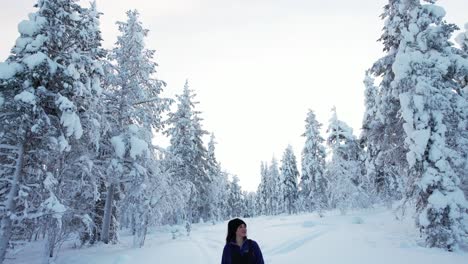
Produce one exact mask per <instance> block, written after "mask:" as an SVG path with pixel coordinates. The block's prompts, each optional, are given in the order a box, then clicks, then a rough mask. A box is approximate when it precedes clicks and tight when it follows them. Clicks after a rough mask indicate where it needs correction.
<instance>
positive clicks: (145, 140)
mask: <svg viewBox="0 0 468 264" xmlns="http://www.w3.org/2000/svg"><path fill="white" fill-rule="evenodd" d="M127 17H128V18H127V21H126V22H117V25H118V27H119V31H120V34H121V35H120V36H118V38H117V42H116V46H115V48H114V49H113V50H112V52H111V53H110V60H111V66H112V67H111V68H112V72H111V74H110V76H109V78H110V79H109V81H108V83H109V85H110V87H109V90H110V91H111V92H112V93H109V96H110V97H111V99H112V100H113V101H114V102H113V104H112V105H111V107H113V108H114V109H113V110H114V115H113V116H111V117H110V118H112V119H113V120H114V121H115V123H114V124H115V125H114V126H113V127H112V131H111V132H110V135H111V136H112V137H111V138H110V142H111V144H112V146H113V148H114V151H113V154H112V158H111V159H110V162H109V167H108V170H107V178H106V185H107V193H106V204H105V208H104V217H103V223H102V232H101V240H102V241H104V242H105V243H108V242H109V240H110V239H109V238H110V237H109V230H110V227H111V221H112V211H113V210H112V208H113V206H112V205H113V202H114V201H113V200H114V199H113V197H114V192H115V191H116V188H117V187H118V186H119V185H120V186H122V187H123V188H124V190H125V193H126V195H125V197H124V199H123V200H122V209H123V213H124V214H128V215H130V216H131V217H132V219H134V221H133V224H134V226H133V227H132V228H133V230H134V233H135V236H134V246H136V247H141V246H143V244H144V241H145V236H146V232H147V229H148V225H149V223H150V219H151V218H152V217H153V216H152V215H151V214H150V213H151V212H154V210H152V209H153V208H150V207H151V206H152V203H151V200H152V197H153V195H157V194H153V193H152V191H153V190H154V188H153V186H152V184H155V183H154V181H153V179H152V177H155V175H153V174H152V173H150V167H151V164H152V163H153V162H154V161H153V160H152V159H153V157H154V156H153V155H152V153H153V152H154V151H155V150H154V147H153V146H152V142H151V141H152V130H156V131H158V130H159V129H161V128H162V126H163V124H162V117H161V116H162V113H163V112H164V111H166V110H168V108H169V104H170V100H168V99H165V98H162V97H161V96H160V93H161V92H162V89H163V87H164V86H165V83H164V82H162V81H160V80H158V79H156V78H155V77H154V74H155V73H156V67H157V64H156V63H155V62H153V57H154V53H155V51H154V50H148V49H146V48H145V43H144V38H145V37H146V36H147V34H148V30H147V29H144V28H143V26H142V24H141V22H140V21H139V14H138V12H137V11H136V10H134V11H128V12H127Z"/></svg>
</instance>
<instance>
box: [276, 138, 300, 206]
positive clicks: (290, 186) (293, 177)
mask: <svg viewBox="0 0 468 264" xmlns="http://www.w3.org/2000/svg"><path fill="white" fill-rule="evenodd" d="M280 171H281V175H282V177H281V178H282V180H283V182H282V189H283V192H282V199H281V200H282V201H281V202H282V203H283V205H284V206H283V210H284V211H285V212H287V213H289V214H292V213H295V212H297V208H296V206H297V193H298V191H297V180H298V178H299V171H298V169H297V161H296V156H295V155H294V152H293V149H292V146H291V145H289V146H288V147H287V148H286V150H285V151H284V153H283V158H282V160H281V168H280Z"/></svg>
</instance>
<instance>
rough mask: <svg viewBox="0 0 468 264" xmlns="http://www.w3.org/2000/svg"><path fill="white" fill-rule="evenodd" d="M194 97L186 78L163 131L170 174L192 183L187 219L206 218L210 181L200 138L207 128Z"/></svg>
mask: <svg viewBox="0 0 468 264" xmlns="http://www.w3.org/2000/svg"><path fill="white" fill-rule="evenodd" d="M194 97H195V94H194V93H193V91H192V90H190V89H189V86H188V82H186V83H185V86H184V90H183V93H182V94H181V95H177V100H178V105H177V110H176V112H174V113H170V114H169V120H168V121H169V124H170V125H171V126H170V127H169V128H168V129H167V130H166V131H165V133H166V134H167V135H169V136H170V146H169V152H170V157H171V159H172V161H171V162H172V165H171V175H172V177H175V179H177V180H178V181H187V182H189V183H190V184H191V185H192V193H191V195H190V201H189V204H188V207H187V209H188V210H189V212H188V213H187V219H186V220H187V221H189V222H198V221H199V220H200V218H202V219H204V220H207V219H208V218H209V207H210V205H209V189H210V186H211V184H212V179H211V178H210V175H209V174H208V171H207V168H208V163H207V160H208V157H207V150H206V148H205V146H204V144H203V141H202V137H203V136H204V135H205V134H207V132H206V131H205V130H203V129H202V128H201V123H200V122H201V119H200V117H199V114H200V112H198V111H196V110H194V107H195V104H197V103H198V102H195V101H194Z"/></svg>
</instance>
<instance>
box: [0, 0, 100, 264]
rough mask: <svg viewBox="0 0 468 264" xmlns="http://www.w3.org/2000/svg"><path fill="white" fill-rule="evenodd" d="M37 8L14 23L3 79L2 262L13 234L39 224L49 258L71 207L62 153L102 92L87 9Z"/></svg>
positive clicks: (61, 0)
mask: <svg viewBox="0 0 468 264" xmlns="http://www.w3.org/2000/svg"><path fill="white" fill-rule="evenodd" d="M35 7H36V8H37V11H36V12H35V13H32V14H30V16H29V20H25V21H22V22H21V23H20V24H19V26H18V29H19V33H20V37H19V38H18V39H17V41H16V44H15V46H14V48H13V49H12V51H11V55H10V56H9V57H8V59H7V61H6V62H5V63H3V64H2V68H3V67H6V68H7V69H9V70H8V71H7V73H8V74H2V76H0V78H1V80H0V86H1V87H0V91H1V94H2V98H3V99H2V101H3V102H2V104H1V110H2V115H1V117H0V118H1V122H0V124H1V125H0V134H1V135H2V136H1V137H0V140H1V142H0V146H1V154H0V155H1V158H0V161H1V164H2V170H1V176H0V178H1V179H2V183H1V187H0V188H1V189H2V192H1V193H2V195H1V200H2V204H3V205H4V206H2V208H1V210H2V214H1V215H2V217H1V218H2V219H1V232H0V233H1V235H0V262H2V261H3V259H4V258H5V254H6V250H7V248H8V244H9V242H10V239H11V237H12V235H13V234H16V233H17V234H18V235H19V237H21V238H23V239H24V237H22V236H24V235H25V234H30V235H31V234H32V232H25V228H27V229H30V228H35V226H36V225H40V227H41V230H45V231H46V232H45V234H46V250H45V255H44V259H43V262H44V263H48V262H49V259H50V257H53V256H54V250H55V246H56V245H57V243H58V242H59V240H60V239H61V236H62V235H63V232H64V229H63V228H62V227H63V223H64V221H65V222H66V221H67V220H66V219H64V217H65V218H66V213H67V212H70V211H68V210H69V209H70V208H69V207H68V206H72V207H74V206H75V205H72V204H67V203H66V201H64V199H65V198H70V197H69V196H67V194H66V193H65V192H63V188H62V187H63V184H67V183H64V181H65V182H66V179H67V178H68V177H67V176H66V175H64V174H63V173H64V169H65V168H66V167H67V166H65V164H64V158H63V157H64V156H63V155H66V153H67V152H70V151H71V150H72V149H73V146H76V145H78V141H79V140H80V139H81V138H82V137H83V134H84V133H86V132H87V131H84V128H85V129H88V127H84V126H83V125H84V123H87V122H83V123H82V121H83V120H84V119H85V118H88V116H92V114H91V113H90V112H91V111H92V110H91V109H92V107H93V100H92V98H94V99H95V97H96V96H98V95H99V92H100V85H99V78H100V75H101V74H102V69H101V68H100V63H99V62H98V60H99V59H100V58H101V56H102V54H101V53H100V52H99V49H100V42H99V38H98V37H97V36H99V33H98V31H97V30H96V28H95V27H94V26H95V25H93V24H92V23H89V20H88V18H90V17H91V16H90V15H89V10H86V9H84V8H82V7H81V6H79V5H78V4H76V1H73V0H41V1H38V2H37V4H36V5H35ZM95 37H96V38H95ZM73 151H77V152H79V150H73ZM77 152H75V154H76V153H77ZM57 161H59V162H57ZM84 163H87V162H86V161H85V162H84ZM79 167H80V168H85V167H86V165H84V166H79ZM3 168H4V169H3ZM63 177H65V178H63ZM62 180H64V181H62ZM90 181H92V180H91V179H89V178H87V179H86V182H87V183H90ZM91 184H92V183H91ZM66 187H68V185H66ZM83 216H84V215H83ZM13 218H14V219H15V221H14V222H13ZM36 227H37V226H36Z"/></svg>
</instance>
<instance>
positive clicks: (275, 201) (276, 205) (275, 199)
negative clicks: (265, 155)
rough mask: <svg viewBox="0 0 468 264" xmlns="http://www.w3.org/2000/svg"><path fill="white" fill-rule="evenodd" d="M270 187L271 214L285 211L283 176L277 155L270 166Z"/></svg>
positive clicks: (269, 202)
mask: <svg viewBox="0 0 468 264" xmlns="http://www.w3.org/2000/svg"><path fill="white" fill-rule="evenodd" d="M267 182H268V187H267V190H268V192H269V197H268V204H269V208H270V214H271V215H276V214H279V213H281V212H282V211H283V208H284V203H283V197H284V196H283V178H282V175H281V173H280V171H279V167H278V161H277V160H276V158H275V157H273V158H272V160H271V164H270V167H269V168H268V181H267Z"/></svg>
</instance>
